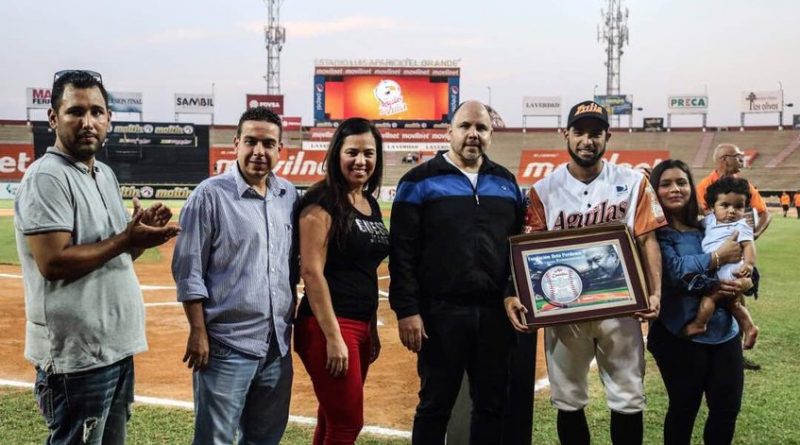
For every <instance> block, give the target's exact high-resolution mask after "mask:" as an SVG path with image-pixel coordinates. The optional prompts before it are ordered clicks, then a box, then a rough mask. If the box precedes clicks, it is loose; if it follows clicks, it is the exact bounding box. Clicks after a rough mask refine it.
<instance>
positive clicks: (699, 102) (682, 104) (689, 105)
mask: <svg viewBox="0 0 800 445" xmlns="http://www.w3.org/2000/svg"><path fill="white" fill-rule="evenodd" d="M667 109H668V110H669V112H670V113H678V114H680V113H686V114H691V113H696V114H702V113H706V112H708V96H706V95H701V94H680V95H674V96H669V97H668V98H667Z"/></svg>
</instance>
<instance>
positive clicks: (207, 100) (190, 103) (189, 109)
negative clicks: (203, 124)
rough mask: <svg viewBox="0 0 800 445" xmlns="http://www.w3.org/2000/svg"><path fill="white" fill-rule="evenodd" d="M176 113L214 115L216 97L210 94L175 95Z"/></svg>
mask: <svg viewBox="0 0 800 445" xmlns="http://www.w3.org/2000/svg"><path fill="white" fill-rule="evenodd" d="M175 112H176V113H188V114H212V113H214V96H212V95H210V94H183V93H175Z"/></svg>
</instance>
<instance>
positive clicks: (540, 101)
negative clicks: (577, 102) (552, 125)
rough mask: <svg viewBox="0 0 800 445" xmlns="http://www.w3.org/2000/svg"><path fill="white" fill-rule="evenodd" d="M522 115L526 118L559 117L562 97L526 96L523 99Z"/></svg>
mask: <svg viewBox="0 0 800 445" xmlns="http://www.w3.org/2000/svg"><path fill="white" fill-rule="evenodd" d="M522 114H523V115H524V116H559V115H561V96H548V97H539V96H525V97H523V98H522Z"/></svg>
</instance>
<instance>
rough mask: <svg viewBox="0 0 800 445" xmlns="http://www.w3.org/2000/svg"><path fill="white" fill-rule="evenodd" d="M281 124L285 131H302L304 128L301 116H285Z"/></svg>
mask: <svg viewBox="0 0 800 445" xmlns="http://www.w3.org/2000/svg"><path fill="white" fill-rule="evenodd" d="M281 123H282V124H283V131H300V130H301V129H302V126H303V120H302V118H301V117H299V116H297V117H293V116H283V117H282V118H281Z"/></svg>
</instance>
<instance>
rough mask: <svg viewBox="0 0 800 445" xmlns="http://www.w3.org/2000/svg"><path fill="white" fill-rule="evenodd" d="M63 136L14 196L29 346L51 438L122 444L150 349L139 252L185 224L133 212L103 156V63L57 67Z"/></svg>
mask: <svg viewBox="0 0 800 445" xmlns="http://www.w3.org/2000/svg"><path fill="white" fill-rule="evenodd" d="M51 100H52V108H50V110H48V119H49V121H50V126H51V128H53V129H54V130H55V132H56V142H55V147H50V148H48V150H47V152H46V153H45V154H44V156H42V157H41V158H40V159H38V160H37V161H36V162H34V163H33V164H32V165H31V167H30V168H29V169H28V170H27V172H26V173H25V176H24V177H23V178H22V182H21V183H20V187H19V190H18V192H17V196H16V201H15V203H14V214H15V218H14V223H15V228H16V238H17V251H18V252H19V257H20V262H21V263H22V274H23V277H24V281H25V314H26V319H27V322H26V332H25V334H26V335H25V357H26V358H27V359H28V360H30V361H31V362H32V363H33V364H34V365H35V366H36V371H37V372H36V386H35V390H34V393H35V395H36V399H37V402H38V404H39V408H40V410H41V412H42V415H43V416H44V418H45V421H46V423H47V426H48V428H49V430H50V436H49V438H48V442H47V443H49V444H73V443H86V444H100V443H101V442H102V443H103V444H122V443H124V442H125V432H126V422H127V420H128V417H129V409H130V403H131V402H133V360H132V356H133V355H134V354H136V353H139V352H142V351H145V350H146V349H147V342H146V340H145V335H144V305H143V301H142V293H141V290H140V288H139V282H138V280H137V279H136V275H135V273H134V270H133V260H134V259H136V257H138V256H139V255H140V254H141V253H142V252H143V251H144V249H146V248H149V247H154V246H157V245H159V244H162V243H164V242H166V241H167V240H169V239H170V238H172V237H174V236H175V235H176V234H177V233H178V231H179V229H178V228H177V227H176V226H170V227H168V226H167V223H168V222H169V219H170V217H171V216H172V215H171V212H170V211H169V209H168V208H167V207H164V206H161V205H160V204H156V205H154V206H152V207H150V208H149V209H147V210H142V209H141V208H139V207H138V201H137V202H136V205H135V209H134V216H133V218H132V219H131V218H130V217H129V216H128V213H127V212H126V210H125V207H124V205H123V203H122V199H121V197H120V194H119V184H118V183H117V179H116V177H115V176H114V172H113V171H112V170H111V169H110V168H109V167H108V166H107V165H104V164H102V163H100V162H97V161H96V160H95V158H94V157H95V153H96V152H97V150H99V149H100V147H101V146H102V143H103V141H104V140H105V136H106V132H107V131H108V125H109V121H110V117H111V113H110V112H109V111H108V94H107V93H106V90H105V88H104V87H103V83H102V79H101V77H100V74H98V73H96V72H92V71H78V70H69V71H59V72H58V73H56V75H55V78H54V81H53V90H52V99H51Z"/></svg>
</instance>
